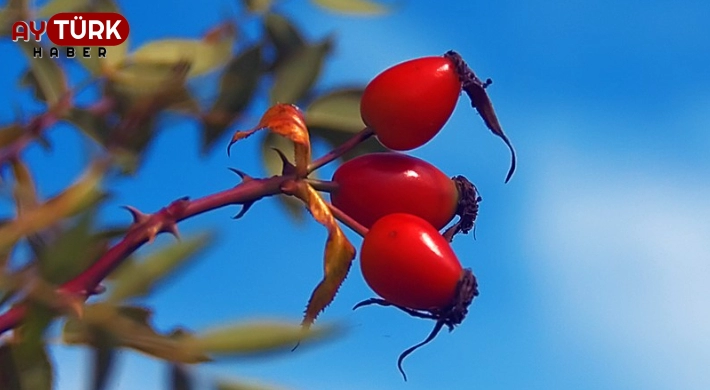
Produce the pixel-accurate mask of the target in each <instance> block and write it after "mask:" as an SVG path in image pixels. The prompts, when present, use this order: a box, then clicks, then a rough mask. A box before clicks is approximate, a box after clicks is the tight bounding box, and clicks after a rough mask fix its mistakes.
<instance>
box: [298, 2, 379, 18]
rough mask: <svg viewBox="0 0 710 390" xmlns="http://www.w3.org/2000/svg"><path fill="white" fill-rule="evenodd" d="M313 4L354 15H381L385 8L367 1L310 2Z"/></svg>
mask: <svg viewBox="0 0 710 390" xmlns="http://www.w3.org/2000/svg"><path fill="white" fill-rule="evenodd" d="M311 1H312V2H313V3H314V4H316V5H318V6H321V7H323V8H325V9H327V10H329V11H334V12H339V13H344V14H356V15H382V14H384V13H386V12H387V11H388V10H387V7H385V6H384V5H382V4H379V3H376V2H374V1H369V0H311Z"/></svg>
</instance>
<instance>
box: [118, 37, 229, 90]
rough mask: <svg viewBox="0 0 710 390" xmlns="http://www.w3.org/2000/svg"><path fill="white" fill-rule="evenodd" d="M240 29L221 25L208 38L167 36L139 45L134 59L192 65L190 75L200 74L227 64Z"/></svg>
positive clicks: (132, 57)
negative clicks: (166, 37)
mask: <svg viewBox="0 0 710 390" xmlns="http://www.w3.org/2000/svg"><path fill="white" fill-rule="evenodd" d="M235 32H236V29H235V28H234V26H233V25H231V24H224V25H221V26H217V27H216V28H215V29H213V30H212V31H210V32H208V34H207V35H206V36H205V37H204V39H201V40H197V39H163V40H158V41H152V42H148V43H146V44H144V45H143V46H141V47H139V48H138V49H137V50H136V51H135V52H134V53H133V54H131V56H130V59H131V61H132V62H134V63H137V64H163V65H170V66H174V65H176V64H178V63H180V62H187V63H189V64H190V70H189V72H188V74H187V76H188V77H195V76H199V75H202V74H205V73H208V72H211V71H213V70H215V69H216V68H218V67H220V66H223V65H224V64H226V63H227V61H229V59H230V58H231V56H232V46H234V41H235V37H236V35H235Z"/></svg>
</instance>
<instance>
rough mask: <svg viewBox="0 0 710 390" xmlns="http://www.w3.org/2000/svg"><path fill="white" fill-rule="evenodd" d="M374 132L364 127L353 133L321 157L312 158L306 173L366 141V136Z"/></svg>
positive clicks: (370, 135)
mask: <svg viewBox="0 0 710 390" xmlns="http://www.w3.org/2000/svg"><path fill="white" fill-rule="evenodd" d="M374 134H375V132H374V131H373V130H372V129H371V128H369V127H366V128H364V129H362V130H360V132H358V133H357V134H355V135H354V136H353V137H352V138H350V139H349V140H347V141H346V142H345V143H343V144H342V145H340V146H338V147H337V148H335V149H333V150H331V151H330V152H329V153H327V154H325V155H324V156H323V157H320V158H318V159H316V160H314V161H313V162H312V163H311V164H309V165H308V173H311V172H313V171H315V170H316V169H318V168H320V167H322V166H324V165H326V164H328V163H330V162H332V161H333V160H335V159H336V158H338V157H340V156H342V155H343V154H345V153H347V152H349V151H350V150H351V149H352V148H354V147H356V146H358V145H359V144H361V143H362V142H364V141H366V140H367V139H368V138H370V137H372V136H373V135H374Z"/></svg>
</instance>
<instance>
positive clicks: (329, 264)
mask: <svg viewBox="0 0 710 390" xmlns="http://www.w3.org/2000/svg"><path fill="white" fill-rule="evenodd" d="M287 191H288V192H290V193H292V194H293V195H294V196H296V197H298V198H300V199H301V200H302V201H303V202H304V203H305V204H306V205H307V207H308V210H309V211H310V212H311V214H312V215H313V218H315V220H316V221H318V222H319V223H320V224H322V225H323V226H325V227H326V228H327V229H328V240H327V241H326V243H325V255H324V261H323V263H324V264H323V269H324V275H323V280H321V282H320V283H319V284H318V286H316V288H315V290H314V291H313V294H312V295H311V298H310V299H309V301H308V306H307V307H306V313H305V316H304V318H303V325H304V326H305V327H309V326H311V324H312V323H313V322H314V321H315V319H316V317H318V314H319V313H320V312H321V311H323V309H325V307H326V306H328V305H329V304H330V303H331V302H332V301H333V299H334V298H335V294H337V292H338V289H339V288H340V285H342V284H343V281H345V278H346V277H347V276H348V272H349V271H350V266H351V265H352V261H353V259H354V258H355V248H354V247H353V245H352V244H351V243H350V241H349V240H348V238H347V237H345V234H344V233H343V231H342V230H341V229H340V226H339V225H338V223H337V221H336V220H335V217H333V214H332V213H331V212H330V209H329V208H328V204H327V203H326V202H325V200H323V198H322V197H321V196H320V194H319V193H318V191H316V190H315V189H313V187H311V186H310V185H308V184H306V183H305V182H292V188H288V189H287Z"/></svg>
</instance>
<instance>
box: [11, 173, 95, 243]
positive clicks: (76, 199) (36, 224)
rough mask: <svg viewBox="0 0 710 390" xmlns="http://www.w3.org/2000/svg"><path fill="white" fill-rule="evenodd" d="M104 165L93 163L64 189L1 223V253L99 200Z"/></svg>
mask: <svg viewBox="0 0 710 390" xmlns="http://www.w3.org/2000/svg"><path fill="white" fill-rule="evenodd" d="M105 169H106V164H105V163H103V162H100V163H94V164H92V165H91V166H90V167H89V169H88V170H87V172H86V173H84V175H83V177H82V178H80V179H79V180H78V181H77V182H75V183H74V184H72V185H71V186H69V187H68V188H67V189H66V190H64V191H63V192H62V193H60V194H59V195H57V196H55V197H53V198H51V199H50V200H48V201H47V202H45V203H42V204H40V205H38V206H37V207H35V208H34V209H32V210H29V211H27V212H26V213H24V214H23V215H21V216H19V217H18V218H16V219H14V220H12V221H11V222H9V223H7V224H5V225H3V226H2V227H0V253H2V252H4V251H5V250H8V249H9V248H10V247H11V246H12V245H14V244H15V242H17V241H18V240H19V239H20V238H22V237H24V236H27V235H30V234H33V233H37V232H38V231H40V230H42V229H45V228H47V227H49V226H51V225H53V224H55V223H57V222H59V221H61V220H62V219H64V218H66V217H69V216H71V215H74V214H76V213H78V212H80V211H81V210H82V209H85V208H86V207H87V206H90V205H91V204H93V203H94V202H96V201H97V200H99V199H100V198H101V197H102V196H103V193H102V192H101V190H100V188H99V185H100V182H101V178H102V176H103V172H104V170H105Z"/></svg>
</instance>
